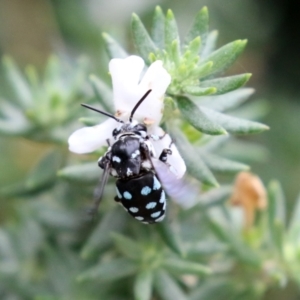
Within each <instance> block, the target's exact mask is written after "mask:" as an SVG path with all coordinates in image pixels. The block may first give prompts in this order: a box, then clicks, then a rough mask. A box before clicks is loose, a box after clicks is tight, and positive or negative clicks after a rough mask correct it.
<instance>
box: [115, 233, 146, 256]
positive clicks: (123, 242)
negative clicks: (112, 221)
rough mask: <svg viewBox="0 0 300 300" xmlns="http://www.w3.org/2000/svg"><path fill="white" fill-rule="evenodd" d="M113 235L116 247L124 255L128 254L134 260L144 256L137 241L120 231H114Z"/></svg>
mask: <svg viewBox="0 0 300 300" xmlns="http://www.w3.org/2000/svg"><path fill="white" fill-rule="evenodd" d="M111 236H112V238H113V240H114V243H115V245H116V248H117V249H118V250H119V251H120V252H121V253H122V254H123V255H124V256H127V257H129V258H131V259H133V260H138V259H139V258H140V257H141V256H142V254H143V253H142V249H141V247H140V245H139V244H138V243H137V242H135V241H133V240H132V239H129V238H128V237H126V236H124V235H122V234H118V233H112V234H111Z"/></svg>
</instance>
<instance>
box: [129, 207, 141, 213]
mask: <svg viewBox="0 0 300 300" xmlns="http://www.w3.org/2000/svg"><path fill="white" fill-rule="evenodd" d="M129 210H130V211H131V212H133V213H137V212H138V211H139V209H138V208H137V207H129Z"/></svg>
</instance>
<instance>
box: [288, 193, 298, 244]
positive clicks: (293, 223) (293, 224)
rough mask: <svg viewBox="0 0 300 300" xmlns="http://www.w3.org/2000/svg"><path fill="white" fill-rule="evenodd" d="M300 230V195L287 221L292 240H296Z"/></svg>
mask: <svg viewBox="0 0 300 300" xmlns="http://www.w3.org/2000/svg"><path fill="white" fill-rule="evenodd" d="M299 232H300V195H299V196H298V199H297V201H296V203H295V205H294V209H293V212H292V216H291V220H290V222H289V228H288V233H289V237H290V240H291V241H292V242H295V241H298V239H299Z"/></svg>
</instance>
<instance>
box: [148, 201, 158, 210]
mask: <svg viewBox="0 0 300 300" xmlns="http://www.w3.org/2000/svg"><path fill="white" fill-rule="evenodd" d="M156 205H157V203H156V202H149V203H148V204H147V205H146V208H147V209H152V208H154V207H155V206H156Z"/></svg>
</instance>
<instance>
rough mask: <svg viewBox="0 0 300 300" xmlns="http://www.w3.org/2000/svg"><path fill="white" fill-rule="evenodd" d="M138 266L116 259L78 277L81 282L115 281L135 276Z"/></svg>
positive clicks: (128, 261)
mask: <svg viewBox="0 0 300 300" xmlns="http://www.w3.org/2000/svg"><path fill="white" fill-rule="evenodd" d="M136 271H137V265H136V264H135V263H133V262H132V261H130V260H128V259H127V258H116V259H114V260H111V261H109V262H103V263H100V264H98V265H96V266H95V267H92V268H90V269H88V270H87V271H85V272H83V273H82V274H80V275H79V276H78V277H77V280H78V281H79V282H83V281H87V280H97V281H99V280H100V281H115V280H118V279H120V278H124V277H128V276H131V275H133V274H134V273H135V272H136Z"/></svg>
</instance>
